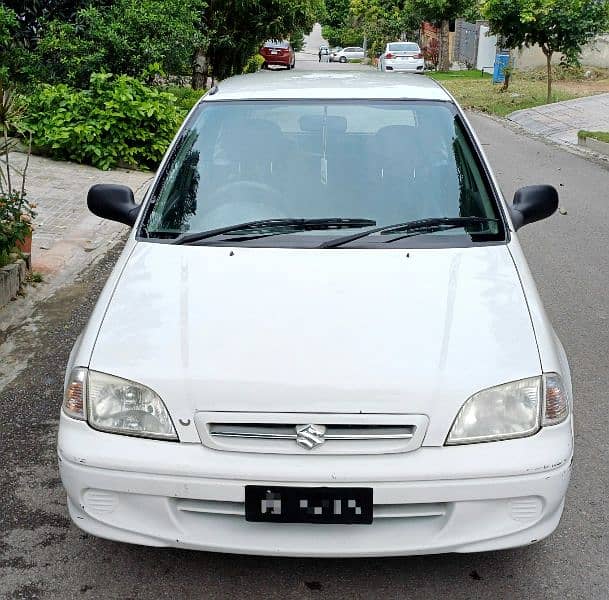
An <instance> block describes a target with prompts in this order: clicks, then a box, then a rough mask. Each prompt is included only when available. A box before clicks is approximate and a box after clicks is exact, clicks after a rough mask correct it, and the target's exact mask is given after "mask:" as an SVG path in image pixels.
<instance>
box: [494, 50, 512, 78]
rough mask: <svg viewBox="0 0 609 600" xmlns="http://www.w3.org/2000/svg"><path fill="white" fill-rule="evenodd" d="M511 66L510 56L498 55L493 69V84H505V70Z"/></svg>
mask: <svg viewBox="0 0 609 600" xmlns="http://www.w3.org/2000/svg"><path fill="white" fill-rule="evenodd" d="M509 66H510V55H509V54H497V56H495V68H494V69H493V83H503V82H504V81H505V74H504V72H503V69H505V68H506V67H509Z"/></svg>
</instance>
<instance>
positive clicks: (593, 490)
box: [0, 115, 609, 600]
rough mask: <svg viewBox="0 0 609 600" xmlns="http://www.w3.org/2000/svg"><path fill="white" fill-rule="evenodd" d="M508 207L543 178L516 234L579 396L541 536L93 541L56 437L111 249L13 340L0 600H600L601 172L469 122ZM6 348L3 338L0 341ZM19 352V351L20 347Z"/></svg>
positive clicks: (604, 231) (604, 525)
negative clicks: (189, 543)
mask: <svg viewBox="0 0 609 600" xmlns="http://www.w3.org/2000/svg"><path fill="white" fill-rule="evenodd" d="M472 122H473V124H474V127H475V128H476V129H477V131H478V133H479V135H480V137H481V139H482V142H483V143H484V145H485V149H486V151H487V153H488V154H489V156H490V158H491V161H492V163H493V164H494V166H495V169H496V172H497V174H498V176H499V179H500V181H501V183H502V186H503V189H504V192H505V193H506V195H507V196H508V198H509V197H511V195H512V194H513V192H514V190H515V189H516V188H517V187H519V186H522V185H526V184H529V183H544V182H547V183H553V184H554V185H556V186H557V187H558V188H559V190H560V192H561V197H562V199H561V205H562V207H564V209H566V211H567V214H566V215H556V216H554V217H553V218H552V219H549V220H547V221H544V222H542V223H539V224H536V225H531V226H529V227H527V228H525V229H523V230H522V233H521V236H520V237H521V239H522V241H523V244H524V247H525V251H526V253H527V256H528V259H529V263H530V266H531V269H532V271H533V273H534V275H535V278H536V280H537V282H538V285H539V289H540V292H541V295H542V297H543V300H544V302H545V305H546V307H547V309H548V312H549V314H550V317H551V319H552V320H553V322H554V325H555V327H556V329H557V332H558V334H559V335H560V336H561V338H562V340H563V342H564V344H565V346H566V349H567V352H568V354H569V357H570V360H571V365H572V369H573V374H574V387H575V393H576V411H577V415H576V417H577V420H576V423H577V425H576V435H577V439H576V460H575V471H574V477H573V481H572V485H571V488H570V493H569V497H568V504H567V508H566V511H565V515H564V517H563V521H562V523H561V525H560V527H559V529H558V531H557V532H556V533H555V534H554V535H553V536H552V537H551V538H550V539H548V540H545V541H543V542H541V543H539V544H537V545H535V546H531V547H528V548H524V549H517V550H511V551H505V552H497V553H489V554H476V555H447V556H435V557H415V558H391V559H357V560H328V559H325V560H316V559H277V558H260V557H244V556H230V555H220V554H210V553H196V552H187V551H176V550H172V549H149V548H144V547H137V546H127V545H123V544H116V543H112V542H108V541H104V540H100V539H95V538H92V537H90V536H88V535H86V534H84V533H82V532H80V531H79V530H78V529H76V528H75V527H74V526H73V525H72V524H71V523H70V521H69V519H68V517H67V511H66V508H65V501H64V496H63V491H62V489H61V485H60V482H59V480H58V473H57V467H56V456H55V435H56V423H57V414H58V411H59V403H60V397H61V389H62V382H63V368H64V365H65V363H66V360H67V356H68V353H69V350H70V347H71V344H72V342H73V340H74V339H75V337H76V336H77V335H78V333H79V331H80V329H81V328H82V326H83V324H84V323H85V321H86V319H87V316H88V314H89V313H90V311H91V308H92V306H93V303H94V299H95V297H96V295H97V294H98V293H99V290H100V288H101V285H102V282H103V280H104V278H105V277H106V276H107V275H108V273H109V271H110V269H111V266H112V264H113V261H114V260H115V259H116V252H111V253H110V254H109V255H108V256H107V257H106V258H105V259H104V260H102V261H101V262H100V263H97V264H96V265H95V266H94V267H93V268H91V269H90V270H89V271H88V272H86V273H85V274H84V275H83V277H82V278H81V279H79V280H78V281H76V282H75V283H74V284H73V285H70V286H67V287H64V288H63V289H62V290H60V291H58V292H57V293H56V294H55V296H54V297H52V298H51V299H49V300H48V301H47V302H45V303H44V304H41V305H40V306H39V308H38V310H37V312H36V313H35V314H34V315H33V316H32V320H33V322H37V323H38V324H39V327H38V329H37V330H34V329H33V328H32V327H31V322H32V321H28V322H26V323H25V324H24V325H23V326H21V327H18V328H15V329H14V330H12V331H11V332H9V333H10V335H12V336H14V337H17V338H18V339H19V342H20V347H21V348H30V351H31V352H32V356H31V360H30V363H29V365H28V367H27V368H26V370H25V371H24V372H23V373H22V375H21V376H20V377H19V378H18V380H16V381H14V382H13V383H12V384H10V385H9V386H8V387H6V388H5V389H4V390H0V434H1V439H2V442H1V446H0V448H1V450H0V451H1V452H2V456H1V460H0V468H1V469H2V475H1V477H0V478H1V480H2V482H3V485H2V486H0V506H2V511H1V512H0V535H1V538H0V597H1V598H44V599H58V600H59V599H66V598H104V599H105V598H110V599H119V598H121V599H122V598H132V599H136V598H138V599H156V598H172V599H174V598H179V599H182V598H185V599H191V598H192V599H195V598H242V597H243V596H245V595H247V596H249V597H252V598H395V599H398V598H400V599H407V598H417V599H421V598H424V599H427V598H429V599H434V600H436V599H440V598H442V599H443V598H447V599H451V600H460V599H463V600H465V599H473V598H475V599H489V600H491V599H492V600H496V599H504V598H505V599H508V598H509V599H512V598H514V599H517V598H527V599H529V600H541V599H544V600H545V599H563V598H565V597H566V598H570V599H571V600H574V599H586V600H587V599H593V600H596V599H598V600H604V599H606V598H607V597H608V596H609V592H608V589H609V587H608V586H609V533H608V531H609V529H608V525H609V505H608V504H607V502H606V495H607V490H609V469H608V468H607V460H606V453H607V432H608V431H609V417H608V412H607V404H608V400H609V399H608V397H607V390H608V389H609V352H608V351H607V349H608V347H609V333H608V332H609V299H608V297H607V289H609V266H608V261H607V258H606V257H607V248H608V247H609V227H608V226H607V223H609V197H608V196H609V170H608V169H607V167H606V166H603V165H602V164H596V163H594V162H590V161H587V160H585V159H583V158H580V157H578V156H574V155H572V154H569V153H567V152H565V151H564V150H562V149H560V148H557V147H555V146H548V145H546V144H545V143H543V142H541V141H539V140H537V139H531V138H528V137H524V136H522V135H519V134H517V133H515V132H514V131H513V130H512V129H511V128H510V127H506V126H504V125H503V124H501V123H499V122H497V121H495V120H492V119H489V118H487V117H484V116H480V115H474V116H472ZM2 341H3V340H2V339H1V338H0V342H2ZM21 352H23V350H21Z"/></svg>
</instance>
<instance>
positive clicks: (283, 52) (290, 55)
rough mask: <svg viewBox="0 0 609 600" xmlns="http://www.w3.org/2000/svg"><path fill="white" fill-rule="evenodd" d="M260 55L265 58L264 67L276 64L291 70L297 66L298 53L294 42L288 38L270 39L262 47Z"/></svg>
mask: <svg viewBox="0 0 609 600" xmlns="http://www.w3.org/2000/svg"><path fill="white" fill-rule="evenodd" d="M260 55H261V56H262V58H264V64H263V65H262V68H263V69H268V68H269V66H271V65H275V66H282V67H286V68H287V69H288V70H289V69H293V68H294V67H295V66H296V53H295V52H294V48H292V44H290V42H288V41H286V40H268V41H267V42H265V43H264V45H263V46H262V48H260Z"/></svg>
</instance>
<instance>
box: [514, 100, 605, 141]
mask: <svg viewBox="0 0 609 600" xmlns="http://www.w3.org/2000/svg"><path fill="white" fill-rule="evenodd" d="M508 119H510V120H511V121H514V122H515V123H518V124H519V125H520V126H522V127H524V128H525V129H526V130H527V131H530V132H531V133H535V134H537V135H542V136H544V137H546V138H548V139H549V140H552V141H553V142H561V143H567V144H577V132H578V131H580V130H581V129H587V130H588V131H609V94H597V95H596V96H588V97H586V98H576V99H575V100H566V101H564V102H555V103H553V104H544V105H543V106H537V107H535V108H527V109H525V110H517V111H516V112H513V113H512V114H510V115H508Z"/></svg>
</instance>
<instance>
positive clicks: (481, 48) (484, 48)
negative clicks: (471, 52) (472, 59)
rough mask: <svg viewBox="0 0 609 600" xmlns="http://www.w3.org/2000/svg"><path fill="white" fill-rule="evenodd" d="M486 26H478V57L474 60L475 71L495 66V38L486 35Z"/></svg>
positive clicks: (487, 30) (494, 36) (487, 29)
mask: <svg viewBox="0 0 609 600" xmlns="http://www.w3.org/2000/svg"><path fill="white" fill-rule="evenodd" d="M488 32H489V28H488V26H487V25H480V37H479V38H478V57H477V59H476V69H478V70H482V69H484V68H488V67H492V66H493V65H494V64H495V55H496V54H497V36H496V35H491V36H489V35H488Z"/></svg>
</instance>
